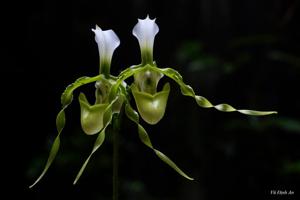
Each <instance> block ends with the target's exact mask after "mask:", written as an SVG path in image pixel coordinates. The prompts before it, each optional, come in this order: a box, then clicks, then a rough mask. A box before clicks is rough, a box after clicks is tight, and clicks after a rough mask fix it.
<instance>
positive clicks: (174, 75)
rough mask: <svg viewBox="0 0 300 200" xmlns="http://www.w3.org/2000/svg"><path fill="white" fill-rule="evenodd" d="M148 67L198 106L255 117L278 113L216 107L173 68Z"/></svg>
mask: <svg viewBox="0 0 300 200" xmlns="http://www.w3.org/2000/svg"><path fill="white" fill-rule="evenodd" d="M146 67H148V68H149V69H152V70H155V71H157V72H160V73H163V74H164V75H166V76H168V77H169V78H171V79H173V80H174V81H175V82H176V83H177V84H178V85H179V86H180V89H181V93H182V94H183V95H185V96H190V97H193V98H194V99H195V100H196V102H197V104H198V105H199V106H201V107H203V108H215V109H217V110H219V111H222V112H239V113H242V114H245V115H254V116H263V115H271V114H277V111H257V110H248V109H236V108H234V107H233V106H231V105H229V104H227V103H221V104H217V105H214V104H212V103H211V102H210V101H209V100H207V99H206V98H205V97H203V96H199V95H196V94H195V92H194V90H193V88H192V87H191V86H189V85H187V84H185V83H184V82H183V79H182V76H181V75H180V74H179V72H177V71H176V70H174V69H172V68H163V69H161V68H158V67H154V66H150V65H147V66H146Z"/></svg>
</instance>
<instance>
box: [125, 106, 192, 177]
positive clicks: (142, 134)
mask: <svg viewBox="0 0 300 200" xmlns="http://www.w3.org/2000/svg"><path fill="white" fill-rule="evenodd" d="M125 113H126V115H127V117H128V118H129V119H130V120H131V121H133V122H134V123H136V124H137V126H138V133H139V138H140V140H141V141H142V142H143V143H144V144H145V145H146V146H147V147H149V148H150V149H152V150H153V151H154V153H155V154H156V155H157V156H158V157H159V158H160V159H161V160H162V161H164V162H165V163H166V164H168V165H169V166H170V167H172V168H173V169H174V170H175V171H176V172H177V173H178V174H180V175H181V176H183V177H184V178H186V179H189V180H194V179H193V178H191V177H189V176H188V175H187V174H186V173H184V172H183V171H182V170H181V169H180V168H179V167H178V166H177V165H176V164H175V163H174V162H173V161H172V160H171V159H170V158H169V157H168V156H166V155H165V154H163V153H162V152H161V151H159V150H157V149H155V148H154V147H153V145H152V143H151V140H150V138H149V135H148V133H147V132H146V130H145V129H144V128H143V126H142V125H140V124H139V114H138V113H137V112H136V111H135V110H134V109H133V108H132V107H131V106H130V104H129V103H126V105H125Z"/></svg>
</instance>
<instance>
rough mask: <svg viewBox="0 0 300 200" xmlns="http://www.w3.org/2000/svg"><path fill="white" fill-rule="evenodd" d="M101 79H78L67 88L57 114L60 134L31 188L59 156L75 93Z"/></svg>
mask: <svg viewBox="0 0 300 200" xmlns="http://www.w3.org/2000/svg"><path fill="white" fill-rule="evenodd" d="M99 79H101V75H98V76H95V77H86V76H84V77H81V78H78V79H77V80H76V81H75V82H74V83H72V84H70V85H69V86H67V88H66V89H65V91H64V92H63V94H62V95H61V104H62V109H61V110H60V112H59V113H58V114H57V117H56V129H57V132H58V134H57V136H56V138H55V140H54V142H53V144H52V147H51V150H50V153H49V157H48V160H47V162H46V165H45V167H44V170H43V171H42V173H41V175H40V176H39V177H38V178H37V180H36V181H35V182H34V183H33V184H32V185H30V186H29V188H32V187H33V186H35V185H36V184H37V183H38V182H39V181H40V180H41V179H42V178H43V176H44V175H45V174H46V172H47V171H48V169H49V167H50V166H51V164H52V162H53V160H54V159H55V157H56V154H57V152H58V150H59V146H60V134H61V132H62V130H63V128H64V126H65V123H66V117H65V109H66V108H67V107H68V105H69V104H71V103H72V100H73V91H74V90H75V89H76V88H78V87H80V86H82V85H85V84H88V83H91V82H95V81H97V80H99Z"/></svg>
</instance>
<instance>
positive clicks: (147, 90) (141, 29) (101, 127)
mask: <svg viewBox="0 0 300 200" xmlns="http://www.w3.org/2000/svg"><path fill="white" fill-rule="evenodd" d="M93 31H94V32H95V35H96V36H95V39H96V42H97V44H98V49H99V55H100V70H99V75H97V76H94V77H86V76H84V77H81V78H79V79H77V80H76V81H75V82H74V83H72V84H71V85H69V86H68V87H67V88H66V90H65V91H64V92H63V94H62V96H61V104H62V109H61V111H60V112H59V113H58V115H57V118H56V127H57V131H58V135H57V137H56V138H55V140H54V142H53V145H52V148H51V151H50V155H49V158H48V161H47V163H46V165H45V168H44V170H43V172H42V173H41V175H40V176H39V177H38V179H37V180H36V181H35V182H34V184H33V185H31V186H30V187H33V186H34V185H35V184H36V183H37V182H39V181H40V179H41V178H42V177H43V176H44V175H45V173H46V172H47V170H48V168H49V167H50V165H51V164H52V162H53V160H54V158H55V156H56V154H57V152H58V149H59V146H60V134H61V132H62V130H63V128H64V126H65V112H64V111H65V109H66V108H67V107H68V105H69V104H70V103H71V102H72V100H73V91H74V90H75V89H77V88H78V87H80V86H82V85H85V84H88V83H93V82H95V86H96V91H95V99H96V100H95V103H94V104H93V105H91V104H90V103H89V102H88V100H87V98H86V97H85V95H84V94H83V93H81V94H80V95H79V103H80V107H81V125H82V129H83V131H84V132H85V133H86V134H88V135H93V134H98V136H97V139H96V141H95V144H94V147H93V149H92V152H91V154H90V155H89V156H88V158H87V159H86V161H85V162H84V164H83V165H82V167H81V169H80V170H79V172H78V174H77V176H76V178H75V181H74V184H75V183H76V182H77V181H78V179H79V178H80V176H81V175H82V172H83V171H84V169H85V167H86V165H87V163H88V161H89V159H90V158H91V156H92V155H93V154H94V153H95V151H97V149H98V148H99V147H100V146H101V145H102V143H103V141H104V139H105V132H106V128H107V127H108V126H109V125H110V124H112V123H113V120H112V118H113V117H112V116H113V115H117V116H119V114H120V111H121V110H123V109H124V111H125V114H126V116H127V117H128V118H129V119H130V120H132V121H133V122H134V123H136V124H137V127H138V134H139V138H140V139H141V141H142V142H143V143H144V144H145V145H146V146H148V147H149V148H151V149H152V150H153V151H154V153H155V154H156V155H157V156H158V157H159V158H160V159H161V160H162V161H164V162H165V163H166V164H168V165H169V166H170V167H172V168H173V169H174V170H175V171H177V172H178V173H179V174H180V175H181V176H183V177H185V178H187V179H189V180H193V178H191V177H189V176H188V175H186V174H185V173H184V172H183V171H182V170H181V169H180V168H179V167H178V166H177V165H176V164H175V163H174V162H173V161H172V160H171V159H170V158H168V157H167V156H166V155H165V154H163V153H162V152H160V151H159V150H157V149H155V148H154V147H153V145H152V143H151V140H150V138H149V135H148V133H147V132H146V130H145V129H144V128H143V126H142V125H141V124H140V116H141V117H142V118H143V120H144V121H146V122H147V123H149V124H156V123H158V122H159V121H160V120H161V119H162V117H163V116H164V113H165V110H166V106H167V101H168V97H169V93H170V85H169V83H166V84H165V85H164V86H163V89H162V90H161V91H159V92H158V91H157V86H158V82H159V80H160V79H161V78H163V76H166V77H168V78H169V79H171V80H173V81H175V82H176V83H177V84H178V85H179V87H180V89H181V93H182V94H183V95H184V96H189V97H192V98H194V99H195V101H196V103H197V104H198V105H199V106H200V107H203V108H215V109H217V110H219V111H223V112H235V111H236V112H239V113H242V114H245V115H254V116H263V115H270V114H275V113H277V112H276V111H255V110H246V109H235V108H234V107H233V106H231V105H229V104H226V103H222V104H217V105H213V104H212V103H211V102H210V101H208V100H207V99H206V98H205V97H202V96H199V95H196V94H195V92H194V90H193V89H192V87H191V86H189V85H187V84H185V83H184V81H183V78H182V76H181V75H180V73H179V72H177V71H176V70H174V69H172V68H159V67H158V66H157V64H156V63H155V62H154V61H153V45H154V38H155V35H156V34H157V33H158V31H159V28H158V26H157V24H156V23H155V20H151V19H150V18H149V17H148V16H147V17H146V18H145V19H139V20H138V23H137V24H136V26H135V27H134V29H133V31H132V32H133V35H134V36H135V37H136V38H137V39H138V41H139V44H140V50H141V57H142V59H141V60H142V62H141V64H139V65H134V66H132V67H128V68H127V69H125V70H124V71H122V72H121V73H120V74H119V75H118V76H116V77H115V76H112V75H111V74H110V63H111V58H112V55H113V52H114V50H115V49H116V48H117V47H118V46H119V44H120V40H119V38H118V37H117V35H116V34H115V33H114V32H113V31H112V30H107V31H102V30H101V29H100V27H98V26H96V29H93ZM131 76H133V77H134V82H133V83H132V84H131V85H130V86H128V85H127V84H126V83H125V80H126V79H128V78H129V77H131ZM130 95H133V97H134V100H135V102H136V105H137V109H138V112H137V111H135V110H134V109H133V108H132V107H131V105H130Z"/></svg>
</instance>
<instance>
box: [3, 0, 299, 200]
mask: <svg viewBox="0 0 300 200" xmlns="http://www.w3.org/2000/svg"><path fill="white" fill-rule="evenodd" d="M3 9H4V12H2V15H3V17H2V20H3V22H4V23H3V26H2V33H4V36H3V37H2V41H3V42H2V44H3V45H2V48H3V49H4V54H3V55H4V59H3V60H2V67H1V68H2V70H3V72H2V81H3V84H2V100H4V103H3V104H2V106H3V108H2V111H3V112H2V113H3V118H4V121H3V122H2V123H3V124H2V127H3V128H2V130H3V131H2V135H3V137H2V140H1V141H2V142H1V143H2V145H1V147H2V149H3V150H2V159H1V160H2V161H1V164H2V166H3V167H4V168H3V171H2V174H3V175H2V176H3V179H2V180H3V184H4V187H2V189H3V191H4V192H5V193H8V194H9V198H6V199H14V198H15V197H21V198H22V199H25V198H28V199H32V200H34V199H43V200H44V199H53V198H55V199H104V200H105V199H111V193H112V191H111V185H112V183H111V176H112V167H111V156H112V145H111V141H112V139H111V137H110V136H107V137H108V138H107V141H106V142H105V143H104V144H103V146H102V147H101V149H100V150H99V151H98V152H97V153H96V154H95V156H94V157H93V159H92V160H91V162H90V164H89V165H88V167H87V169H86V171H85V173H84V174H83V176H82V178H81V179H80V181H79V183H78V185H76V186H73V185H72V182H73V179H74V178H75V175H76V173H77V171H78V170H79V168H80V166H81V164H82V163H83V161H84V159H85V158H86V156H87V155H88V153H89V152H90V150H91V148H92V145H93V141H94V139H95V137H90V136H86V135H84V134H83V132H82V131H81V129H80V121H79V105H78V102H77V95H78V92H75V98H74V103H73V104H72V106H70V108H69V109H68V111H67V113H66V114H67V125H66V128H65V130H64V132H63V134H62V143H61V149H60V151H59V154H58V157H57V159H56V160H55V162H54V163H53V166H51V168H50V169H49V171H48V173H47V174H46V176H45V177H44V178H43V179H42V180H41V182H40V183H39V184H38V185H37V186H36V187H34V188H33V189H28V186H29V185H30V184H31V183H32V182H33V181H34V180H35V178H37V176H38V175H39V173H40V172H41V171H42V169H43V165H44V164H45V161H46V159H47V156H48V152H49V149H50V145H51V142H52V141H53V139H54V137H55V136H56V130H55V117H56V114H57V112H58V111H59V109H60V94H61V93H62V92H63V90H64V88H65V87H66V86H67V85H68V84H70V83H71V82H72V81H74V80H75V79H76V78H78V77H80V76H84V75H87V76H94V75H96V74H97V72H98V62H99V58H98V51H97V45H96V43H95V41H94V34H93V32H92V31H91V28H94V26H95V24H98V25H99V26H100V27H101V28H103V29H104V30H106V29H113V30H114V31H115V32H116V33H117V35H118V36H119V38H120V40H121V45H120V47H119V48H118V49H117V50H116V51H115V54H114V57H113V61H112V68H111V71H112V74H114V75H117V74H118V73H119V72H120V71H121V70H123V69H125V68H126V67H128V66H131V65H133V64H138V63H139V62H140V52H139V47H138V43H137V40H136V39H135V38H134V37H133V36H132V33H131V32H132V28H133V26H134V25H135V24H136V23H137V18H145V17H146V15H147V14H149V15H150V17H151V18H157V20H156V22H157V24H158V26H159V27H160V32H159V33H158V35H157V37H156V40H155V48H154V58H155V60H156V61H157V64H158V65H159V66H160V67H173V68H175V69H176V70H178V71H179V72H180V73H181V74H182V75H183V76H184V80H185V82H187V83H188V84H190V85H191V86H192V87H193V88H194V90H195V91H196V93H197V94H200V95H203V96H205V97H207V98H208V99H210V100H211V101H212V102H215V103H222V102H227V103H230V104H232V105H234V106H236V107H238V108H251V109H258V110H273V109H275V110H278V112H279V114H278V115H273V116H267V117H261V118H256V117H249V116H244V115H240V114H238V113H221V112H218V111H216V110H213V109H202V108H199V107H197V105H196V103H195V102H194V100H193V99H191V98H188V97H184V96H181V95H179V94H180V90H179V88H178V87H177V86H176V84H174V83H171V94H170V99H169V102H168V107H167V110H166V115H165V117H164V119H163V120H162V121H161V122H160V123H158V124H157V125H156V126H150V125H147V124H145V123H143V125H144V126H145V128H146V129H147V130H148V133H149V135H150V137H151V138H152V140H153V144H154V145H155V146H156V147H157V148H158V149H160V150H161V151H162V152H164V153H166V154H167V155H168V156H170V158H172V160H174V161H175V162H176V163H177V164H178V165H179V166H180V167H181V168H182V169H183V170H184V171H186V172H187V173H188V174H189V175H191V176H193V177H194V178H195V179H196V180H195V181H193V182H190V181H188V180H185V179H184V178H182V177H180V176H179V175H177V174H176V173H175V172H173V170H172V169H170V168H169V167H168V166H166V165H165V164H164V163H162V162H161V161H160V160H159V159H158V158H157V157H156V156H155V154H154V153H153V152H152V151H151V150H149V149H147V148H146V147H145V146H143V145H142V144H141V143H140V141H139V139H138V135H137V130H136V127H135V126H134V124H132V123H131V122H130V121H129V120H127V119H124V121H123V129H122V131H121V147H120V150H121V155H120V156H121V158H120V199H130V200H132V199H143V200H152V199H156V200H160V199H172V200H173V199H174V200H182V199H189V200H196V199H209V200H210V199H235V198H239V199H253V198H256V199H274V198H277V197H278V198H290V199H295V198H296V196H297V194H298V193H299V192H300V190H299V189H298V188H299V181H300V179H299V173H300V167H299V165H300V164H299V162H300V149H299V146H300V145H299V143H300V136H299V133H300V122H299V110H300V109H299V105H300V104H299V99H298V94H299V74H300V57H299V56H300V55H299V47H300V45H299V42H300V40H299V38H300V35H299V34H300V31H299V30H298V27H299V1H297V0H289V1H281V0H265V1H258V0H252V1H236V0H225V1H222V0H200V1H196V0H190V1H184V0H174V1H147V0H143V1H142V0H141V1H139V0H132V1H116V0H115V1H108V0H107V1H100V0H99V1H80V0H77V1H72V2H62V1H53V0H51V1H50V0H41V1H29V2H28V1H26V2H14V1H11V2H10V4H9V5H8V7H7V10H6V7H3ZM5 11H7V12H5ZM130 81H132V80H129V82H130ZM165 81H170V80H168V79H165ZM80 91H84V92H85V93H86V94H88V96H89V98H90V99H91V98H92V96H93V86H90V87H89V86H87V87H83V88H81V89H80ZM271 190H275V191H277V190H280V191H285V190H287V191H288V192H289V191H293V192H294V193H295V194H294V195H290V196H289V195H284V196H278V195H276V196H273V195H271V194H270V192H271ZM5 193H3V195H4V194H5ZM1 199H2V198H1Z"/></svg>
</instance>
